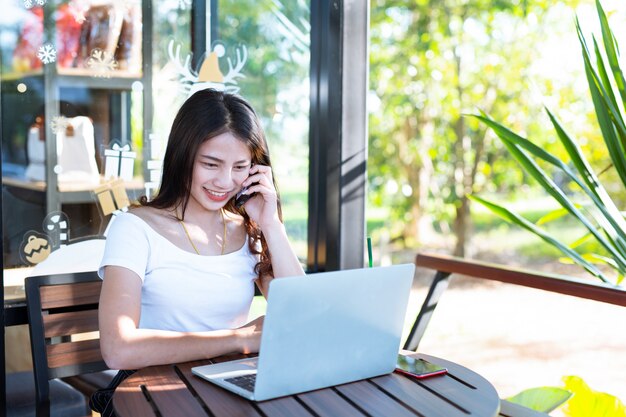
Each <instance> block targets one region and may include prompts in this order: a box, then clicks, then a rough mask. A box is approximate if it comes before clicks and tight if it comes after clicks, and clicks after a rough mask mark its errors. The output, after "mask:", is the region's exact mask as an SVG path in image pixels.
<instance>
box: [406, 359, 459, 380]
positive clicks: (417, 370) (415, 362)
mask: <svg viewBox="0 0 626 417" xmlns="http://www.w3.org/2000/svg"><path fill="white" fill-rule="evenodd" d="M396 372H399V373H401V374H405V375H409V376H412V377H413V378H420V379H421V378H428V377H429V376H435V375H443V374H445V373H446V372H448V369H446V368H444V367H441V366H439V365H435V364H434V363H430V362H428V361H425V360H424V359H418V358H412V357H410V356H404V355H398V360H397V361H396Z"/></svg>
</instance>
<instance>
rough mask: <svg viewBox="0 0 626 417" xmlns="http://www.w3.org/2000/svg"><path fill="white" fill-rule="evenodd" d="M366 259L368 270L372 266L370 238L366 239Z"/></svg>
mask: <svg viewBox="0 0 626 417" xmlns="http://www.w3.org/2000/svg"><path fill="white" fill-rule="evenodd" d="M367 258H368V259H369V266H370V268H371V267H372V266H373V264H372V238H371V237H368V238H367Z"/></svg>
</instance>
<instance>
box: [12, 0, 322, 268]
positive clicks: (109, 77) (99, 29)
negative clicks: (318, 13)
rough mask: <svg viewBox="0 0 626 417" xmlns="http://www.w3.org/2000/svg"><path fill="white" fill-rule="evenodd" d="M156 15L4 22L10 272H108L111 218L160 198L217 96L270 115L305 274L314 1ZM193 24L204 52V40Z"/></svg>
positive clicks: (61, 15)
mask: <svg viewBox="0 0 626 417" xmlns="http://www.w3.org/2000/svg"><path fill="white" fill-rule="evenodd" d="M150 4H151V3H142V2H141V1H140V0H128V1H125V2H119V1H114V0H71V1H67V0H64V1H54V0H47V1H45V0H41V1H38V0H37V1H35V0H13V1H12V2H10V5H9V6H8V7H9V9H10V10H7V12H6V13H3V17H1V18H0V29H1V35H0V50H1V54H2V61H1V62H2V68H1V71H2V72H1V80H2V86H1V87H2V90H1V97H0V98H1V111H2V113H1V117H2V120H1V126H2V127H1V129H2V130H1V133H2V182H3V187H2V193H3V202H4V204H3V219H2V221H3V244H4V245H3V248H4V253H3V256H4V267H5V270H15V269H20V268H23V267H29V268H42V265H51V264H54V268H56V269H53V270H54V271H55V272H57V271H58V270H62V269H63V268H66V267H67V268H68V271H69V270H76V269H89V268H91V267H94V266H97V263H98V262H99V259H98V257H97V254H98V253H99V251H101V249H102V247H103V244H104V239H103V238H104V236H105V235H106V227H107V224H108V222H109V220H110V218H111V216H114V215H115V213H116V212H117V211H118V210H124V209H125V207H127V206H128V205H129V204H132V202H134V201H136V199H137V198H138V197H139V196H141V195H146V194H147V195H148V196H151V195H153V194H154V193H155V192H156V190H157V189H158V184H159V180H160V174H161V172H160V161H161V159H162V157H163V151H164V149H165V146H166V141H167V137H168V134H169V128H170V126H171V123H172V120H173V117H174V115H175V113H176V111H177V109H178V107H179V106H180V104H181V103H182V102H183V101H184V100H185V99H186V97H187V96H188V95H189V93H190V92H193V91H194V89H199V88H204V87H206V86H216V87H217V88H225V89H226V90H227V91H233V92H238V93H239V94H241V95H242V96H244V97H245V98H247V99H248V100H249V101H250V102H251V103H252V104H253V106H254V107H255V109H256V110H257V112H258V113H259V115H260V117H261V119H262V122H263V125H264V127H265V130H266V133H267V137H268V141H269V144H270V150H271V153H272V157H273V164H274V167H275V176H276V177H277V179H278V183H279V186H280V191H281V195H282V197H283V213H284V218H285V223H286V225H287V229H288V233H289V235H290V237H291V238H292V240H293V242H294V245H295V246H296V249H297V253H298V255H299V256H300V258H301V259H302V261H303V262H306V253H307V250H306V241H307V236H306V231H307V200H308V190H307V187H308V149H309V147H308V127H309V121H308V112H309V61H310V51H309V38H310V23H309V22H310V10H309V6H308V4H307V2H304V1H300V0H289V1H286V0H285V1H278V0H271V1H270V0H264V1H252V0H247V1H234V0H232V1H226V0H223V1H219V2H213V3H212V4H211V2H207V5H206V8H207V10H209V11H210V12H207V13H206V16H201V14H202V13H204V11H201V12H199V11H197V10H194V9H193V8H192V2H191V1H190V0H169V1H160V2H159V5H158V6H159V7H155V8H151V6H150ZM194 19H198V20H197V21H198V22H201V23H202V24H204V22H205V21H206V28H207V31H206V32H207V33H206V39H202V40H199V39H193V35H192V34H193V33H194V32H193V30H194V25H193V21H194ZM203 19H204V20H203ZM199 41H202V42H199ZM197 45H207V48H206V49H207V50H206V51H199V52H198V51H194V48H195V49H198V47H197ZM213 59H214V60H215V61H211V60H213ZM209 61H211V62H212V63H213V64H216V67H215V68H214V71H213V72H210V71H209V72H205V71H204V72H203V64H204V63H207V62H209ZM209 63H210V62H209ZM207 74H208V75H207ZM216 74H218V75H220V76H221V77H222V78H220V79H215V77H214V76H215V75H216ZM218 78H219V77H218ZM76 244H80V245H81V247H82V249H81V251H79V252H77V253H79V254H80V255H79V256H78V257H77V256H76V254H74V255H70V253H71V251H69V249H68V248H69V247H72V248H77V246H74V245H76ZM90 245H91V246H90ZM64 252H66V253H67V254H66V255H63V253H64ZM62 255H63V256H62ZM44 260H45V261H44ZM26 273H28V272H24V274H23V275H25V274H26ZM5 275H6V274H5Z"/></svg>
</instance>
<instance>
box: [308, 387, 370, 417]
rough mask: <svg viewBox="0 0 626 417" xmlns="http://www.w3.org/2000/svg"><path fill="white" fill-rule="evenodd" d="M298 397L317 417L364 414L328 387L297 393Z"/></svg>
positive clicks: (345, 416) (354, 416) (350, 416)
mask: <svg viewBox="0 0 626 417" xmlns="http://www.w3.org/2000/svg"><path fill="white" fill-rule="evenodd" d="M298 398H299V399H300V400H301V401H302V402H304V403H305V404H306V405H307V406H309V407H310V408H311V410H313V411H314V412H315V413H316V414H317V415H318V416H319V417H358V416H365V414H363V413H361V412H360V411H359V409H358V408H355V407H354V406H352V404H350V403H349V402H347V401H346V400H345V399H343V397H341V396H340V395H338V394H337V393H336V392H335V391H333V390H330V389H321V390H316V391H310V392H305V393H303V394H298Z"/></svg>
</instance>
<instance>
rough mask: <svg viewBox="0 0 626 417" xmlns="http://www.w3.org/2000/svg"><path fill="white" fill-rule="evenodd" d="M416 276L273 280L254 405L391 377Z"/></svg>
mask: <svg viewBox="0 0 626 417" xmlns="http://www.w3.org/2000/svg"><path fill="white" fill-rule="evenodd" d="M414 271H415V265H413V264H406V265H396V266H388V267H377V268H368V269H355V270H345V271H337V272H326V273H323V274H310V275H308V276H306V277H292V278H279V279H275V280H273V281H272V282H271V284H270V291H269V296H268V303H267V315H266V318H265V322H264V325H263V335H262V336H261V351H260V352H259V364H258V374H257V380H256V386H255V390H254V397H255V399H256V400H263V399H268V398H274V397H276V396H284V395H290V394H294V393H298V392H304V391H309V390H313V389H318V388H322V387H328V386H331V385H337V384H342V383H346V382H351V381H355V380H359V379H364V378H369V377H372V376H377V375H383V374H387V373H390V372H392V371H393V370H394V368H395V363H396V356H397V354H398V350H399V349H400V338H401V335H402V328H403V323H404V317H405V312H406V308H407V304H408V300H409V294H410V289H411V284H412V282H413V274H414Z"/></svg>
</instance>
